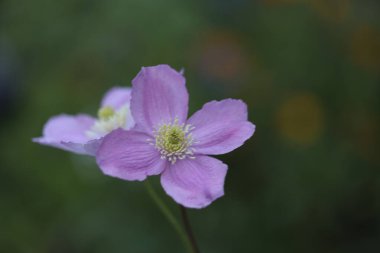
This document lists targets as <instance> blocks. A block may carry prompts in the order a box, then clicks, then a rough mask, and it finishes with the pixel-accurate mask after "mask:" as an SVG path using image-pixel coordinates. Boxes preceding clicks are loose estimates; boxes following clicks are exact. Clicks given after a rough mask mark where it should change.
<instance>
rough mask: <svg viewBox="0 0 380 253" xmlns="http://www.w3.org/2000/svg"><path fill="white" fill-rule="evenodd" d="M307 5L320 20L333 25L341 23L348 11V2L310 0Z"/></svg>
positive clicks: (340, 0) (346, 0) (344, 0)
mask: <svg viewBox="0 0 380 253" xmlns="http://www.w3.org/2000/svg"><path fill="white" fill-rule="evenodd" d="M309 4H310V6H311V7H312V8H313V9H314V10H315V11H316V12H317V13H318V14H319V15H320V16H321V17H322V18H324V19H326V20H327V21H330V22H333V23H340V22H343V21H344V20H345V19H346V17H347V16H348V13H349V11H350V1H349V0H311V1H309Z"/></svg>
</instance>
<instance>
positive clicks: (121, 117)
mask: <svg viewBox="0 0 380 253" xmlns="http://www.w3.org/2000/svg"><path fill="white" fill-rule="evenodd" d="M131 117H132V116H131V113H130V110H129V106H127V105H126V106H123V107H121V108H120V109H118V110H117V111H115V110H114V109H113V108H112V107H110V106H105V107H102V108H100V109H99V111H98V119H97V120H96V121H95V123H94V125H92V127H91V128H90V129H89V130H88V131H86V135H87V136H88V137H89V138H92V139H97V138H100V137H103V136H105V135H106V134H108V133H110V132H111V131H112V130H115V129H117V128H119V127H120V128H124V129H125V128H127V127H128V123H131V121H132V119H131ZM132 123H133V122H132ZM133 124H134V123H133Z"/></svg>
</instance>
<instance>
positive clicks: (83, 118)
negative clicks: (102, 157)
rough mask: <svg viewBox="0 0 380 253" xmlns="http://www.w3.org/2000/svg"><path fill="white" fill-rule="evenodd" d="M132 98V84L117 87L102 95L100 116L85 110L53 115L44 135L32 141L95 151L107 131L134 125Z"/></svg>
mask: <svg viewBox="0 0 380 253" xmlns="http://www.w3.org/2000/svg"><path fill="white" fill-rule="evenodd" d="M130 100H131V90H130V89H129V88H122V87H114V88H112V89H110V90H109V91H108V92H107V93H106V94H105V96H104V97H103V100H102V102H101V107H100V109H99V111H98V118H94V117H91V116H89V115H86V114H79V115H75V116H72V115H66V114H62V115H58V116H54V117H52V118H51V119H50V120H49V121H48V122H47V123H46V124H45V126H44V130H43V136H42V137H39V138H34V139H33V141H35V142H37V143H40V144H43V145H48V146H52V147H56V148H60V149H64V150H67V151H71V152H74V153H78V154H87V155H95V152H96V150H97V148H98V147H99V145H100V143H101V141H102V139H103V137H104V136H105V135H107V134H108V133H110V132H111V131H113V130H115V129H117V128H123V129H126V130H127V129H130V128H132V127H133V126H134V120H133V118H132V115H131V112H130V108H129V105H130Z"/></svg>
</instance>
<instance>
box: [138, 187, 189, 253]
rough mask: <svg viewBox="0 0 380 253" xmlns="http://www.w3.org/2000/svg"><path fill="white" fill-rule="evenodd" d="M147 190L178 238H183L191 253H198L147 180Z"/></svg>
mask: <svg viewBox="0 0 380 253" xmlns="http://www.w3.org/2000/svg"><path fill="white" fill-rule="evenodd" d="M144 182H145V188H146V190H147V192H148V193H149V196H150V197H151V198H152V199H153V201H154V203H156V205H157V206H158V208H159V209H160V210H161V212H162V214H163V215H164V216H165V217H166V219H167V220H168V221H169V223H170V224H171V225H172V226H173V228H174V229H175V231H176V232H177V234H178V236H179V237H180V238H181V240H182V242H183V243H184V244H185V246H186V248H187V250H188V251H189V253H196V252H194V251H193V247H192V245H191V242H190V241H189V238H188V237H187V235H186V233H185V232H184V231H183V228H182V226H181V225H180V223H179V222H178V221H177V219H176V218H175V216H174V215H173V213H172V212H171V211H170V209H169V207H168V206H167V205H165V203H164V201H163V200H162V199H161V198H160V197H159V196H158V194H157V193H156V192H155V191H154V189H153V187H152V185H151V184H150V183H149V181H148V180H145V181H144Z"/></svg>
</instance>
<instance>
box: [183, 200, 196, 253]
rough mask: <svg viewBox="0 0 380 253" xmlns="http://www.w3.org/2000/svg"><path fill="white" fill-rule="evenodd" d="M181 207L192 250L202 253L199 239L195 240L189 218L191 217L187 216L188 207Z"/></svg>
mask: <svg viewBox="0 0 380 253" xmlns="http://www.w3.org/2000/svg"><path fill="white" fill-rule="evenodd" d="M179 208H180V211H181V217H182V222H183V225H184V227H185V231H186V234H187V238H188V239H189V241H190V243H191V248H192V251H193V252H194V253H200V251H199V247H198V244H197V241H196V240H195V236H194V233H193V230H192V229H191V225H190V220H189V217H188V216H187V211H186V208H185V207H184V206H182V205H179Z"/></svg>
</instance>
